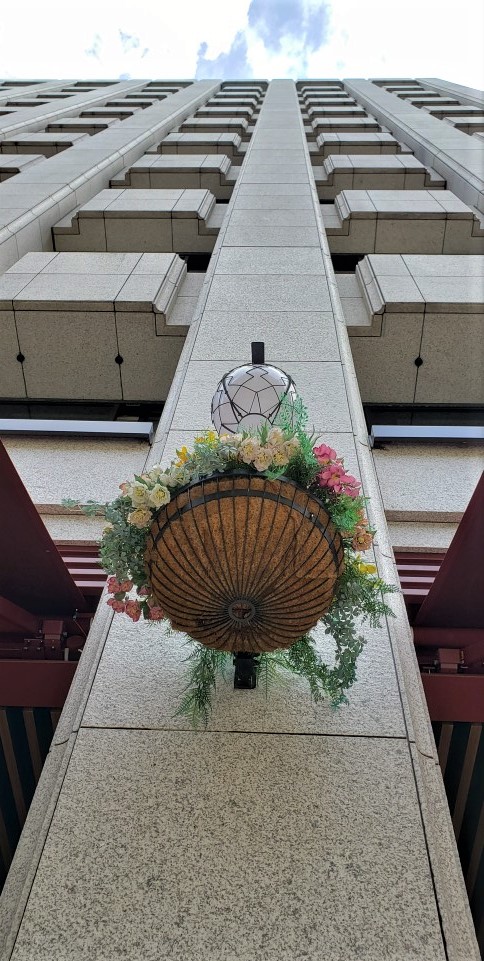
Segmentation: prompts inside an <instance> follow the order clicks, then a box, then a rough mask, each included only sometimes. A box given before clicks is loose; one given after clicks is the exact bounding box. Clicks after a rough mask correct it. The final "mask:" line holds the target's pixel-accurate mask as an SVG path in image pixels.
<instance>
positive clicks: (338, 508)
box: [312, 487, 365, 531]
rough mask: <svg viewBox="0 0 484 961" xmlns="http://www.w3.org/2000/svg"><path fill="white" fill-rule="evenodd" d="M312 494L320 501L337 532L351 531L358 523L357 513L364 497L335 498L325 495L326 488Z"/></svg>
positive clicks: (363, 503)
mask: <svg viewBox="0 0 484 961" xmlns="http://www.w3.org/2000/svg"><path fill="white" fill-rule="evenodd" d="M312 493H313V494H315V495H316V497H318V498H319V500H322V501H323V503H324V506H325V507H326V510H327V511H328V514H329V516H330V517H331V520H332V521H333V524H334V525H335V527H337V528H338V530H339V531H352V530H353V528H354V527H356V525H357V523H358V519H359V517H358V515H359V512H360V511H361V510H362V508H364V506H365V498H364V497H349V496H348V494H338V496H337V497H335V496H334V494H333V495H331V494H329V493H327V488H326V489H325V488H322V487H319V488H317V489H316V490H312Z"/></svg>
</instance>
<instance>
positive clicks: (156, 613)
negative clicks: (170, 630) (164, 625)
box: [149, 607, 165, 621]
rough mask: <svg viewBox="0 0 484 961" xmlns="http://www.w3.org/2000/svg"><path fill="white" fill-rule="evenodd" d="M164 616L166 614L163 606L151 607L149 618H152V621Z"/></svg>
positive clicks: (160, 619)
mask: <svg viewBox="0 0 484 961" xmlns="http://www.w3.org/2000/svg"><path fill="white" fill-rule="evenodd" d="M164 616H165V615H164V612H163V611H162V609H161V607H151V608H150V616H149V620H150V621H162V620H163V618H164Z"/></svg>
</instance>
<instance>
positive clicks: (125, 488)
mask: <svg viewBox="0 0 484 961" xmlns="http://www.w3.org/2000/svg"><path fill="white" fill-rule="evenodd" d="M129 486H130V485H129V484H128V482H127V481H125V482H124V484H120V485H119V489H120V491H122V492H123V494H127V493H128V490H129Z"/></svg>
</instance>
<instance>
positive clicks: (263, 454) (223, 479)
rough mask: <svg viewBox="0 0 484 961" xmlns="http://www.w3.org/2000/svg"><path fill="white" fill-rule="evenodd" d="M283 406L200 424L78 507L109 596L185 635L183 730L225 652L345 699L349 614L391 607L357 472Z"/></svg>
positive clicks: (299, 409) (209, 689) (301, 413)
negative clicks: (323, 649) (97, 523)
mask: <svg viewBox="0 0 484 961" xmlns="http://www.w3.org/2000/svg"><path fill="white" fill-rule="evenodd" d="M252 375H253V371H252V373H251V376H252ZM285 404H286V400H285V399H284V398H283V400H282V402H281V405H280V410H279V412H278V414H277V417H278V424H277V425H271V424H270V423H265V424H263V425H262V426H260V427H258V428H256V429H254V428H252V432H250V431H249V430H244V431H243V432H241V433H238V434H233V433H228V434H222V435H221V436H219V435H218V434H216V433H215V432H214V431H212V430H209V431H205V432H204V433H203V434H201V435H200V436H198V437H196V438H195V442H194V445H193V450H192V451H189V450H188V449H187V448H186V447H183V448H181V450H179V451H177V456H176V458H175V459H174V460H173V461H172V462H171V463H170V464H169V465H167V467H166V468H163V467H162V466H160V465H154V466H152V467H151V468H149V469H148V470H147V471H146V472H145V473H143V474H141V475H139V476H136V477H135V478H134V479H133V480H132V481H125V482H123V483H122V484H120V489H121V493H120V495H119V497H117V498H116V499H115V500H114V501H113V502H112V503H110V504H105V505H100V504H98V503H96V502H94V501H91V502H88V504H87V505H84V508H83V509H85V510H86V511H87V512H88V513H95V512H98V511H99V510H102V511H103V513H104V515H105V517H106V520H107V521H108V524H107V526H106V528H105V530H104V534H103V538H102V542H101V560H102V563H103V566H104V568H105V570H107V571H108V572H109V573H110V574H111V575H112V576H111V577H110V578H109V579H108V591H109V594H110V597H109V599H108V604H109V605H110V606H111V607H112V608H113V610H114V611H115V612H116V613H120V614H125V615H127V616H128V617H129V618H131V620H133V621H138V620H139V619H140V618H141V617H143V618H145V619H146V620H148V621H163V620H165V621H168V622H169V624H170V625H171V627H173V628H174V629H175V630H178V631H182V632H183V633H184V634H185V635H188V637H189V638H191V639H192V640H191V641H189V642H188V643H189V645H190V646H191V650H190V653H189V657H188V662H189V673H188V679H187V685H186V688H185V690H184V694H183V697H182V700H181V703H180V707H179V710H178V713H179V714H183V715H185V716H187V717H189V719H190V720H191V722H192V723H193V724H194V725H195V726H196V725H197V723H198V722H199V721H200V720H202V721H203V722H204V723H207V721H208V718H209V715H210V710H211V698H212V695H213V691H214V689H215V687H216V684H217V680H218V678H219V677H220V676H221V675H223V674H224V670H225V667H226V665H227V663H228V662H230V660H231V659H232V656H233V655H235V660H236V676H237V663H239V664H240V663H241V659H244V658H251V659H252V665H253V667H252V669H253V672H259V673H261V672H262V674H263V677H264V679H265V682H266V683H265V686H266V689H267V685H268V682H269V680H271V679H272V678H273V677H274V674H275V673H276V672H277V671H282V672H284V671H285V672H288V671H289V672H292V673H294V674H298V675H301V676H303V677H305V678H306V679H307V681H308V682H309V687H310V691H311V695H312V696H313V698H314V700H315V701H319V700H321V699H322V698H323V697H329V698H330V699H331V701H332V702H333V704H339V703H341V702H342V701H345V700H346V691H347V690H348V688H349V687H350V686H351V685H352V684H353V682H354V680H355V678H356V663H357V659H358V656H359V654H360V653H361V651H362V649H363V645H364V642H365V641H364V637H363V636H362V635H361V634H360V633H359V630H358V627H357V620H360V621H365V620H367V621H368V622H369V623H370V625H371V626H377V625H378V624H379V621H380V618H381V616H382V615H389V614H391V613H392V612H391V610H390V608H389V607H388V605H387V604H386V603H385V600H384V595H385V594H387V593H389V592H391V591H393V590H395V588H394V587H393V586H391V585H388V584H385V582H384V581H382V580H381V579H380V578H379V577H378V574H377V571H376V567H375V566H374V565H373V564H367V563H365V562H364V561H363V560H362V558H361V554H360V551H366V550H368V549H369V548H370V547H371V546H372V542H373V535H374V531H373V530H372V529H371V528H370V527H369V524H368V519H367V517H366V511H365V507H366V501H365V498H364V497H363V496H362V495H361V489H360V488H361V485H360V483H359V481H358V480H357V479H356V478H355V477H353V476H352V475H351V474H348V473H347V471H346V469H345V466H344V463H343V459H342V458H341V457H338V456H337V454H336V452H335V451H334V450H333V449H332V448H331V447H329V446H328V445H327V444H320V445H319V446H316V445H315V438H314V436H312V435H309V434H308V433H307V432H306V430H305V427H306V423H307V412H306V409H305V408H304V405H303V404H302V401H301V400H300V398H296V399H294V398H291V399H290V401H288V402H287V408H286V406H285ZM64 503H66V504H67V505H69V506H74V505H75V504H76V502H74V501H65V502H64ZM135 592H136V593H135ZM317 623H319V624H321V625H322V626H323V628H324V630H325V632H326V633H327V634H328V635H330V636H331V637H332V639H333V641H334V645H335V653H334V658H333V663H332V665H331V666H329V665H327V664H326V663H324V661H323V660H322V659H321V657H320V655H319V653H318V651H317V649H316V645H315V641H314V638H313V637H312V636H311V634H310V633H309V632H310V631H311V629H312V628H313V627H314V626H315V625H316V624H317ZM242 667H243V665H242ZM241 670H242V668H241ZM252 680H253V681H254V674H253V675H252ZM254 684H255V681H254V683H247V684H246V683H241V684H240V685H237V686H245V687H253V686H254Z"/></svg>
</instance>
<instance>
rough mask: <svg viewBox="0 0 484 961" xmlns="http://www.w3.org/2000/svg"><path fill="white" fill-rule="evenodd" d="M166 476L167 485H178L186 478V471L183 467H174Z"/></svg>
mask: <svg viewBox="0 0 484 961" xmlns="http://www.w3.org/2000/svg"><path fill="white" fill-rule="evenodd" d="M165 477H166V486H167V487H178V485H179V484H182V483H183V481H184V480H185V471H184V470H183V469H182V468H181V467H173V468H172V469H171V471H170V472H169V473H168V474H166V475H165ZM187 483H188V481H187Z"/></svg>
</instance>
